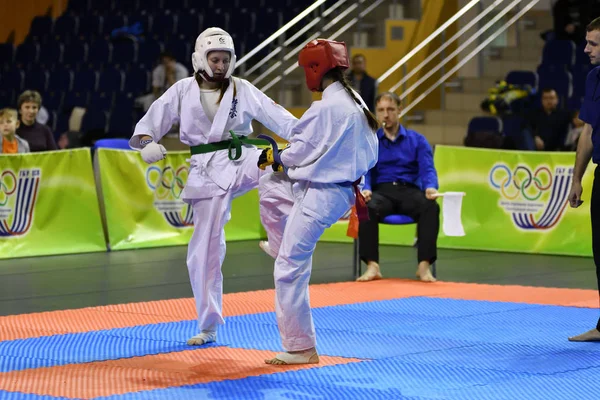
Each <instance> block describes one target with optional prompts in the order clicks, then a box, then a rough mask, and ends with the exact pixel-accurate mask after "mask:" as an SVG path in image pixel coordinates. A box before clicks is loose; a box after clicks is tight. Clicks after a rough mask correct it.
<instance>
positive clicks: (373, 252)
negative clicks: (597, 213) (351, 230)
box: [358, 183, 600, 264]
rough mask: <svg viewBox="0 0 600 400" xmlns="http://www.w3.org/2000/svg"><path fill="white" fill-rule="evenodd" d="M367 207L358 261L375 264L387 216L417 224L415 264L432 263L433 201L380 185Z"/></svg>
mask: <svg viewBox="0 0 600 400" xmlns="http://www.w3.org/2000/svg"><path fill="white" fill-rule="evenodd" d="M599 201H600V198H599ZM367 206H368V207H369V218H370V219H369V221H365V222H361V223H360V225H359V228H358V229H359V230H358V239H359V245H360V246H359V253H360V258H361V260H363V261H364V262H369V261H375V262H377V263H379V222H380V221H381V220H382V219H383V218H385V217H386V216H388V215H391V214H402V215H407V216H409V217H411V218H412V219H414V220H415V221H416V222H417V240H418V241H419V243H418V247H419V250H418V259H419V262H421V261H429V263H431V264H433V263H434V262H435V260H436V259H437V237H438V232H439V230H440V207H439V206H438V204H437V203H436V202H435V201H434V200H427V198H426V197H425V193H423V191H421V189H419V188H418V187H416V186H414V185H410V184H402V183H399V184H392V183H384V184H381V185H378V186H377V187H375V188H374V190H373V196H372V197H371V201H369V202H368V203H367ZM599 228H600V225H599Z"/></svg>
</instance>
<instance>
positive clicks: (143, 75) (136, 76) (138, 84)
mask: <svg viewBox="0 0 600 400" xmlns="http://www.w3.org/2000/svg"><path fill="white" fill-rule="evenodd" d="M150 85H151V84H150V71H148V69H147V68H137V67H135V68H132V69H130V70H129V72H127V76H126V78H125V87H124V90H125V92H131V93H133V95H135V96H137V95H140V94H144V93H148V92H149V91H150Z"/></svg>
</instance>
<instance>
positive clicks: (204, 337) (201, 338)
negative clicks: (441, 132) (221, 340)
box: [187, 331, 217, 346]
mask: <svg viewBox="0 0 600 400" xmlns="http://www.w3.org/2000/svg"><path fill="white" fill-rule="evenodd" d="M215 340H217V332H215V331H202V332H200V333H199V334H197V335H196V336H194V337H191V338H189V339H188V341H187V344H188V346H202V345H203V344H206V343H212V342H214V341H215Z"/></svg>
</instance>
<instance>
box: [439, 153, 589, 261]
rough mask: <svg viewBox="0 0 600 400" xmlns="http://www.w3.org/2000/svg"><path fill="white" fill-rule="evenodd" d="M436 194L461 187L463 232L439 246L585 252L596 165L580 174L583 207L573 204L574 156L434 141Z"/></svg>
mask: <svg viewBox="0 0 600 400" xmlns="http://www.w3.org/2000/svg"><path fill="white" fill-rule="evenodd" d="M434 160H435V166H436V169H437V171H438V176H439V181H440V190H441V191H460V192H466V196H465V197H464V199H463V207H462V221H463V225H464V228H465V233H466V236H464V237H446V236H444V234H443V232H440V236H439V242H438V243H439V246H440V247H445V248H464V249H478V250H500V251H510V252H524V253H544V254H562V255H579V256H590V255H591V254H592V252H591V243H592V236H591V224H590V209H589V207H590V195H591V189H592V182H593V171H594V169H595V164H591V163H590V165H589V166H588V168H587V170H586V173H585V175H584V179H583V197H582V200H583V201H584V203H583V205H582V206H581V207H579V208H577V209H572V208H570V206H569V205H568V202H567V197H568V194H569V190H570V189H571V183H572V177H573V165H574V162H575V153H571V152H569V153H566V152H565V153H562V152H561V153H559V152H516V151H498V150H488V149H475V148H467V147H449V146H436V149H435V155H434Z"/></svg>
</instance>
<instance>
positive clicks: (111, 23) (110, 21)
mask: <svg viewBox="0 0 600 400" xmlns="http://www.w3.org/2000/svg"><path fill="white" fill-rule="evenodd" d="M102 22H103V24H104V25H103V26H102V35H104V37H105V38H106V37H109V36H110V34H111V33H112V31H113V30H115V29H119V28H122V27H124V26H126V25H127V18H126V17H125V16H123V15H116V14H108V13H106V14H103V15H102Z"/></svg>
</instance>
